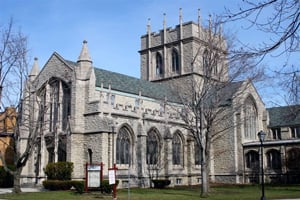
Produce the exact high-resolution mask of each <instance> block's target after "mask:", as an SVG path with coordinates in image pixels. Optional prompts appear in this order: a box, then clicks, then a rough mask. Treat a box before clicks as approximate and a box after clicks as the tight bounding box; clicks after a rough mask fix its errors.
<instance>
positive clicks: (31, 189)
mask: <svg viewBox="0 0 300 200" xmlns="http://www.w3.org/2000/svg"><path fill="white" fill-rule="evenodd" d="M21 190H22V192H41V191H44V189H43V188H40V187H24V188H21ZM11 192H12V188H0V194H6V193H11Z"/></svg>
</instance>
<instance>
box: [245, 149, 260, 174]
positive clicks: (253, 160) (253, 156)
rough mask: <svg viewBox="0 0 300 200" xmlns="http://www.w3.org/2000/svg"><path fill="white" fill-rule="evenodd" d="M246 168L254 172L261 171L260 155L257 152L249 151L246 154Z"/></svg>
mask: <svg viewBox="0 0 300 200" xmlns="http://www.w3.org/2000/svg"><path fill="white" fill-rule="evenodd" d="M246 167H247V168H249V169H252V170H257V169H259V155H258V152H256V151H249V152H248V153H247V154H246Z"/></svg>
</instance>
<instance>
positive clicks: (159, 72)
mask: <svg viewBox="0 0 300 200" xmlns="http://www.w3.org/2000/svg"><path fill="white" fill-rule="evenodd" d="M163 71H164V70H163V59H162V56H161V54H160V53H158V52H157V53H156V75H157V76H162V75H163V73H164V72H163Z"/></svg>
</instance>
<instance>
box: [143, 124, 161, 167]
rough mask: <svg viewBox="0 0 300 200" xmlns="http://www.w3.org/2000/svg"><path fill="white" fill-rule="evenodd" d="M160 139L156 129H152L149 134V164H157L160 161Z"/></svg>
mask: <svg viewBox="0 0 300 200" xmlns="http://www.w3.org/2000/svg"><path fill="white" fill-rule="evenodd" d="M159 153H160V147H159V140H158V134H157V132H156V131H155V130H153V129H152V130H151V131H150V132H149V133H148V135H147V153H146V155H147V158H146V159H147V160H146V162H147V164H148V165H156V164H158V161H159Z"/></svg>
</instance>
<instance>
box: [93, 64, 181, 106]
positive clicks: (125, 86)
mask: <svg viewBox="0 0 300 200" xmlns="http://www.w3.org/2000/svg"><path fill="white" fill-rule="evenodd" d="M94 69H95V76H96V86H97V87H101V83H102V84H103V87H104V88H108V86H109V84H110V85H111V89H113V90H116V91H120V92H126V93H130V94H135V95H139V92H141V95H142V96H144V97H149V98H154V99H159V100H163V99H165V97H167V99H168V100H169V101H174V102H177V97H176V96H175V95H174V93H172V92H171V91H170V89H169V88H168V87H167V85H165V84H161V83H152V82H149V81H145V80H141V79H138V78H135V77H131V76H127V75H124V74H120V73H116V72H111V71H107V70H104V69H99V68H94Z"/></svg>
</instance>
